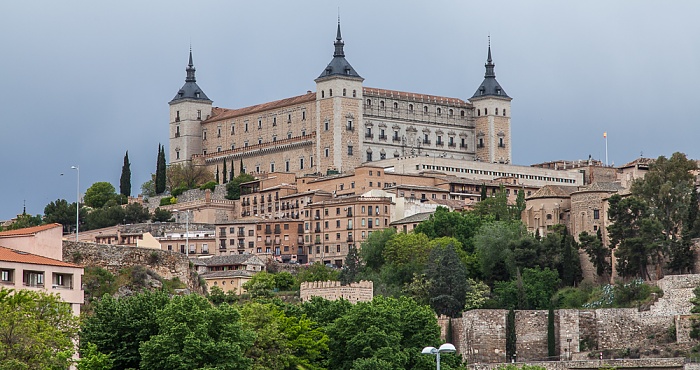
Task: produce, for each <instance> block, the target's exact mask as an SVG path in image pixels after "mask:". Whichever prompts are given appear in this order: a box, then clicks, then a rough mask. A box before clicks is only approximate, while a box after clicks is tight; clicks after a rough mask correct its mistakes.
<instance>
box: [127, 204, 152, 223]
mask: <svg viewBox="0 0 700 370" xmlns="http://www.w3.org/2000/svg"><path fill="white" fill-rule="evenodd" d="M150 218H151V214H150V213H148V208H146V207H144V206H142V205H141V204H139V203H131V204H129V205H127V206H126V207H124V222H126V223H127V224H137V223H141V222H146V221H148V219H150Z"/></svg>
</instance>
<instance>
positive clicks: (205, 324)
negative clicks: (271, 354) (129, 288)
mask: <svg viewBox="0 0 700 370" xmlns="http://www.w3.org/2000/svg"><path fill="white" fill-rule="evenodd" d="M240 318H241V316H240V313H239V312H238V310H236V308H234V307H233V306H230V305H228V304H222V305H219V306H212V304H211V303H209V301H208V300H207V299H206V298H204V297H202V296H200V295H197V294H189V295H185V296H175V297H173V298H172V299H171V300H170V301H169V302H168V303H167V304H166V305H165V307H164V308H163V309H162V310H159V311H158V315H157V317H156V319H155V322H156V325H157V334H156V335H152V336H151V337H150V338H149V339H147V340H146V341H145V342H143V343H142V344H141V346H140V348H139V353H140V355H141V364H140V366H141V368H143V369H180V370H185V369H201V368H208V369H222V370H224V369H249V368H250V360H249V359H248V358H246V357H245V355H244V354H245V352H246V350H247V349H248V348H249V347H250V345H251V344H252V342H253V333H251V332H250V331H248V330H245V329H243V327H242V326H241V322H240ZM132 340H133V339H132Z"/></svg>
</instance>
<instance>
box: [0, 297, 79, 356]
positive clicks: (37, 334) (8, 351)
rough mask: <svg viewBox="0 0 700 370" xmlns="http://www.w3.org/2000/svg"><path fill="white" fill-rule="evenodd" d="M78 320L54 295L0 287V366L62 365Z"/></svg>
mask: <svg viewBox="0 0 700 370" xmlns="http://www.w3.org/2000/svg"><path fill="white" fill-rule="evenodd" d="M77 329H78V321H77V318H76V317H75V316H74V315H73V313H72V311H71V308H70V305H67V304H65V303H64V302H62V301H61V299H60V298H59V297H58V296H57V295H53V294H46V293H44V292H37V291H31V290H18V291H15V290H14V289H5V288H2V287H0V353H1V354H2V355H1V356H0V369H66V368H68V366H69V364H70V360H71V356H72V355H73V340H76V339H77Z"/></svg>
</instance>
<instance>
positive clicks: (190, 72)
mask: <svg viewBox="0 0 700 370" xmlns="http://www.w3.org/2000/svg"><path fill="white" fill-rule="evenodd" d="M185 71H187V77H185V82H197V79H196V78H195V77H194V72H195V71H196V69H195V68H194V63H192V47H190V62H189V63H188V64H187V69H185Z"/></svg>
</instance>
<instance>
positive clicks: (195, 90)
mask: <svg viewBox="0 0 700 370" xmlns="http://www.w3.org/2000/svg"><path fill="white" fill-rule="evenodd" d="M185 71H187V77H185V84H184V85H182V87H181V88H180V90H179V91H178V92H177V94H176V95H175V97H174V98H173V100H171V101H170V104H173V103H175V102H177V101H180V100H185V99H193V100H201V101H205V102H211V100H209V98H208V97H207V95H206V94H205V93H204V91H202V89H201V88H200V87H199V86H198V85H197V79H196V78H195V76H194V73H195V71H196V69H195V68H194V64H193V63H192V50H191V49H190V61H189V64H188V65H187V69H185Z"/></svg>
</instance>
